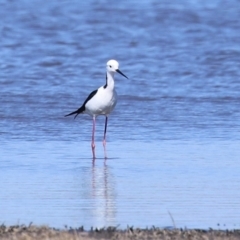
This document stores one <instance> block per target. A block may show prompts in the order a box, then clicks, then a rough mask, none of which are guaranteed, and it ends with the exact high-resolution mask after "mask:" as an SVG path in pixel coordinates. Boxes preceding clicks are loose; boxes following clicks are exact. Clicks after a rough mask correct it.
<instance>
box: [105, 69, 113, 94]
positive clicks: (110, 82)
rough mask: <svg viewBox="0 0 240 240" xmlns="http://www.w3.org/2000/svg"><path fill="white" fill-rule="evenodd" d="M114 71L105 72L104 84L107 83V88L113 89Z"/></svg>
mask: <svg viewBox="0 0 240 240" xmlns="http://www.w3.org/2000/svg"><path fill="white" fill-rule="evenodd" d="M113 77H114V73H113V72H107V77H106V78H107V79H106V84H107V89H109V90H113V89H114V78H113Z"/></svg>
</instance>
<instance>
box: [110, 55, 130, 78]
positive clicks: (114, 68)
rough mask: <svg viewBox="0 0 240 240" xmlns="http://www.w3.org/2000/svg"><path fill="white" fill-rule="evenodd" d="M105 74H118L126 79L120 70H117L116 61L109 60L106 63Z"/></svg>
mask: <svg viewBox="0 0 240 240" xmlns="http://www.w3.org/2000/svg"><path fill="white" fill-rule="evenodd" d="M106 68H107V72H109V73H110V74H112V75H114V73H116V72H118V73H120V74H121V75H122V76H124V77H125V78H128V77H127V76H126V75H124V74H123V73H122V72H121V71H120V70H119V63H118V62H117V61H116V60H113V59H112V60H109V61H108V62H107V66H106Z"/></svg>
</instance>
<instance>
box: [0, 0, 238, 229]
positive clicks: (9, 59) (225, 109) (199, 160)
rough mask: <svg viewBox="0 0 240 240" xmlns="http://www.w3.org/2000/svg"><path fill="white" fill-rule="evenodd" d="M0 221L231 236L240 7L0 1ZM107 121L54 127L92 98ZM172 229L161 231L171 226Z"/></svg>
mask: <svg viewBox="0 0 240 240" xmlns="http://www.w3.org/2000/svg"><path fill="white" fill-rule="evenodd" d="M0 16H1V22H0V31H1V36H2V37H1V45H0V46H1V57H0V84H1V86H2V87H1V89H0V96H1V107H0V135H1V150H0V159H1V161H0V187H1V191H0V199H1V205H0V216H1V217H0V221H1V222H4V223H6V224H15V223H18V222H20V223H26V224H28V223H30V222H34V223H36V224H48V225H51V226H56V227H63V226H64V225H69V226H73V227H77V226H79V225H84V226H85V227H87V228H89V227H90V226H100V227H101V226H109V225H118V224H120V227H125V226H126V225H127V224H129V225H133V226H136V227H137V226H139V227H146V226H152V225H156V226H160V227H168V226H173V225H174V224H175V225H176V226H177V227H188V228H208V227H212V228H239V216H240V211H239V209H240V208H239V207H240V205H239V201H238V200H239V197H240V194H239V189H240V177H239V170H238V165H239V158H240V149H239V142H240V131H239V130H240V121H239V118H240V112H239V107H240V104H239V102H240V101H239V100H240V81H239V79H240V78H239V77H240V70H239V69H240V68H239V67H240V65H239V62H240V46H239V42H240V32H239V27H240V22H239V18H240V3H239V1H237V0H233V1H231V2H229V1H220V0H215V1H211V3H209V1H200V0H199V1H191V0H184V1H181V3H178V1H171V3H169V1H161V2H157V1H153V0H152V1H141V2H138V4H135V2H134V1H120V2H116V3H115V4H114V6H112V5H109V4H107V3H106V1H88V2H87V3H80V2H78V1H74V0H71V1H61V3H59V2H58V1H51V2H49V3H45V4H44V5H43V4H42V3H41V2H40V1H38V0H35V1H26V0H18V1H6V0H5V1H0ZM111 58H115V59H117V60H119V62H120V69H121V71H123V72H124V73H125V74H126V75H127V76H128V77H129V80H127V79H125V78H123V77H122V76H120V75H116V88H117V91H118V95H119V100H118V104H117V106H116V109H115V110H114V112H113V113H112V114H111V116H110V118H109V128H108V134H107V138H108V139H107V140H108V145H107V149H108V156H109V159H108V160H106V161H105V160H104V159H103V156H104V155H103V148H102V143H101V141H102V135H103V128H104V118H103V117H99V118H98V119H97V132H96V142H97V146H96V147H97V148H96V154H97V157H98V158H97V160H96V161H95V163H93V162H92V159H91V150H90V139H91V127H92V126H91V124H92V122H91V119H90V117H88V116H79V117H78V118H77V119H76V120H73V118H71V117H69V118H64V117H63V116H64V115H65V114H66V113H68V112H70V111H72V110H75V109H76V108H78V107H79V106H80V104H81V103H82V102H83V101H84V100H85V98H86V97H87V95H88V93H89V92H90V91H92V90H94V89H96V88H97V87H99V86H101V85H102V84H104V81H105V63H106V62H107V60H109V59H111ZM171 216H172V218H173V219H174V222H175V223H173V221H172V219H171Z"/></svg>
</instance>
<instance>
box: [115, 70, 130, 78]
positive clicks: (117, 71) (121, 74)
mask: <svg viewBox="0 0 240 240" xmlns="http://www.w3.org/2000/svg"><path fill="white" fill-rule="evenodd" d="M116 72H118V73H120V74H121V75H122V76H124V77H125V78H127V79H128V77H127V76H126V75H124V74H123V73H122V72H121V71H120V70H119V69H117V70H116Z"/></svg>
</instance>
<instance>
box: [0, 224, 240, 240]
mask: <svg viewBox="0 0 240 240" xmlns="http://www.w3.org/2000/svg"><path fill="white" fill-rule="evenodd" d="M0 239H1V240H42V239H44V240H52V239H53V240H57V239H59V240H80V239H166V240H170V239H179V240H180V239H196V240H197V239H204V240H207V239H214V240H215V239H216V240H218V239H240V230H231V231H230V230H224V231H221V230H211V229H210V230H207V231H206V230H186V229H172V230H167V229H160V228H154V227H153V228H151V229H138V228H132V227H129V228H127V229H125V230H119V229H117V228H115V227H108V228H103V229H92V230H90V231H85V230H84V229H83V227H81V228H75V229H72V228H68V229H64V230H59V229H54V228H50V227H47V226H34V225H31V226H25V225H16V226H5V225H1V226H0Z"/></svg>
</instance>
